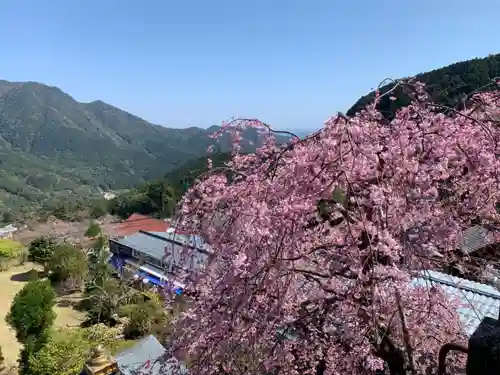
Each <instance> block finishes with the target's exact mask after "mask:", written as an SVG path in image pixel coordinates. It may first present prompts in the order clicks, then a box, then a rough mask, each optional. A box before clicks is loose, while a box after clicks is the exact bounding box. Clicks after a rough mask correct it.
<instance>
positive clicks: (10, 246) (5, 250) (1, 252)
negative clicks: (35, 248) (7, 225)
mask: <svg viewBox="0 0 500 375" xmlns="http://www.w3.org/2000/svg"><path fill="white" fill-rule="evenodd" d="M22 252H23V245H22V244H21V243H19V242H17V241H13V240H9V239H6V238H2V239H0V257H4V258H16V257H18V256H20V255H21V254H22Z"/></svg>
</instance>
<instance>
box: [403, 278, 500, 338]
mask: <svg viewBox="0 0 500 375" xmlns="http://www.w3.org/2000/svg"><path fill="white" fill-rule="evenodd" d="M412 283H413V285H419V286H424V287H431V286H438V287H441V288H442V290H443V291H444V293H445V295H447V296H448V297H449V298H453V299H454V298H458V299H459V300H460V302H461V305H462V307H460V308H459V309H458V310H457V312H458V315H459V318H460V321H461V323H462V325H463V327H464V330H465V332H466V333H467V335H468V336H470V335H471V334H472V333H473V332H474V331H475V330H476V328H477V327H478V326H479V324H480V323H481V321H482V320H483V318H485V317H490V318H494V319H498V317H499V311H500V291H498V290H497V289H495V288H494V287H492V286H490V285H486V284H481V283H478V282H475V281H471V280H466V279H462V278H459V277H455V276H451V275H447V274H444V273H441V272H438V271H434V270H425V271H421V272H420V273H419V274H417V275H416V276H415V277H414V278H413V279H412Z"/></svg>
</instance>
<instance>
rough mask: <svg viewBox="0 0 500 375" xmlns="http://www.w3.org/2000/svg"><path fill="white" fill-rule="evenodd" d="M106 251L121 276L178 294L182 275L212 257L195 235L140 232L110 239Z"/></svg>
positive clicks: (182, 287)
mask: <svg viewBox="0 0 500 375" xmlns="http://www.w3.org/2000/svg"><path fill="white" fill-rule="evenodd" d="M109 249H110V251H111V253H112V254H113V256H112V257H111V259H110V263H111V265H112V266H113V267H114V268H115V269H116V270H117V271H118V272H119V273H120V274H121V275H123V276H124V277H133V278H136V279H138V278H140V279H142V280H143V282H145V283H151V284H154V285H157V286H161V287H165V286H167V285H168V286H170V287H172V288H173V289H175V290H176V292H178V293H180V292H181V291H182V290H183V289H184V284H183V283H182V281H181V280H182V279H183V278H184V276H185V275H189V274H190V273H192V272H193V271H198V270H201V269H203V268H204V267H205V265H206V264H207V263H208V261H209V257H210V255H211V254H212V250H211V248H210V246H208V245H207V244H206V243H205V242H204V241H203V239H202V238H201V237H199V236H192V235H189V236H188V235H179V234H177V233H175V232H170V233H167V232H147V231H143V230H140V231H139V232H137V233H135V234H133V235H130V236H125V237H122V238H115V239H110V240H109ZM187 249H190V250H189V251H187Z"/></svg>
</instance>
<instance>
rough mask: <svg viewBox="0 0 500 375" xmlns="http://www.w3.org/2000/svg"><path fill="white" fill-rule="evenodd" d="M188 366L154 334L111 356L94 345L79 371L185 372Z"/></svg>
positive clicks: (122, 374)
mask: <svg viewBox="0 0 500 375" xmlns="http://www.w3.org/2000/svg"><path fill="white" fill-rule="evenodd" d="M187 372H188V371H187V369H186V367H185V366H183V365H182V363H179V361H177V360H176V359H175V358H173V357H169V356H168V354H167V350H166V349H165V348H164V347H163V345H161V344H160V342H159V341H158V340H157V339H156V337H154V336H152V335H149V336H146V337H144V338H142V339H141V340H139V341H138V342H137V343H136V344H135V345H134V346H133V347H132V348H130V349H126V350H124V351H122V352H121V353H119V354H118V355H116V356H115V357H114V358H113V357H111V356H109V355H108V354H107V353H105V351H104V350H103V349H102V348H101V347H98V348H95V349H94V350H93V351H92V354H91V356H90V358H89V360H88V361H87V362H86V363H85V367H84V369H83V371H82V373H81V375H132V374H148V375H159V374H162V375H172V374H176V375H184V374H187Z"/></svg>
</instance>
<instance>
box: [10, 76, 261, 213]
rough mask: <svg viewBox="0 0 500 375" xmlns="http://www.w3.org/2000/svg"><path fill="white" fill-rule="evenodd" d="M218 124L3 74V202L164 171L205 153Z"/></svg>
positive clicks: (130, 182)
mask: <svg viewBox="0 0 500 375" xmlns="http://www.w3.org/2000/svg"><path fill="white" fill-rule="evenodd" d="M218 128H219V127H216V126H211V127H209V128H208V129H203V128H199V127H190V128H187V129H175V128H168V127H165V126H162V125H158V124H153V123H150V122H148V121H146V120H144V119H142V118H140V117H138V116H135V115H134V114H132V113H130V112H127V111H124V110H122V109H120V108H118V107H115V106H113V105H111V104H108V103H105V102H104V101H102V100H99V99H98V100H94V101H91V102H88V103H83V102H79V101H77V100H75V99H74V98H73V97H72V96H71V95H69V94H67V93H65V92H64V91H62V90H61V89H59V88H58V87H56V86H49V85H45V84H42V83H38V82H34V81H27V82H11V81H7V80H0V210H1V209H2V208H3V209H4V210H6V209H12V208H13V207H19V206H20V205H21V206H23V205H27V204H28V203H29V204H31V203H33V202H40V203H41V204H43V202H46V201H47V200H51V199H56V198H58V197H61V196H62V197H65V196H68V195H71V194H76V195H82V194H84V195H85V194H92V193H93V192H94V193H95V192H96V191H97V190H99V189H103V190H108V189H120V188H129V187H133V186H136V185H137V184H139V183H141V182H142V181H147V180H151V179H154V178H158V177H161V176H163V175H164V174H165V173H167V172H169V171H170V170H172V169H175V168H176V167H178V166H180V165H182V164H184V163H185V162H187V161H189V160H191V159H196V158H199V157H201V156H203V155H206V150H207V148H208V146H209V145H212V144H214V142H215V141H214V140H213V139H211V138H210V137H209V136H210V135H211V134H212V133H213V132H214V131H215V130H217V129H218ZM250 138H252V136H250ZM221 147H222V148H223V149H224V148H225V149H227V148H228V147H229V141H228V140H227V139H226V140H224V139H223V140H222V142H221ZM98 188H99V189H98Z"/></svg>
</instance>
